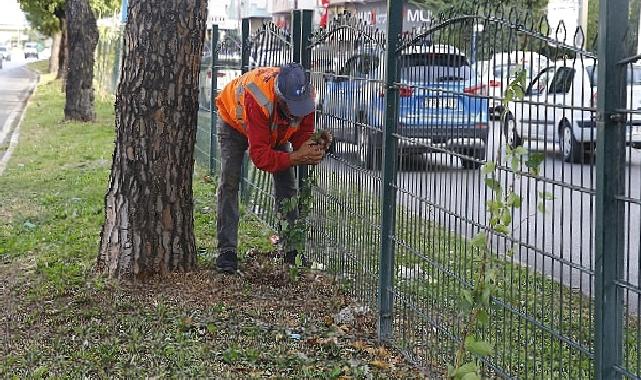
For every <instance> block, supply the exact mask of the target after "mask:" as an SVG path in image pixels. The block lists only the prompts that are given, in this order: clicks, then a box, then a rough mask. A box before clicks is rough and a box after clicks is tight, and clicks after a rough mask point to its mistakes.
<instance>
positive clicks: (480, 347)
mask: <svg viewBox="0 0 641 380" xmlns="http://www.w3.org/2000/svg"><path fill="white" fill-rule="evenodd" d="M470 338H471V339H470ZM465 349H466V350H468V351H469V352H471V353H472V354H474V355H476V356H481V357H483V356H488V355H492V352H493V351H494V348H493V347H492V345H491V344H489V343H487V342H483V341H480V342H477V341H476V340H474V338H472V337H468V338H467V339H465Z"/></svg>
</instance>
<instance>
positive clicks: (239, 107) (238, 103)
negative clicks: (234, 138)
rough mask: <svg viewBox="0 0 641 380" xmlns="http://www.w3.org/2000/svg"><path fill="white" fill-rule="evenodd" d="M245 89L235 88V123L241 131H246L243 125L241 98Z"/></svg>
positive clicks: (241, 87)
mask: <svg viewBox="0 0 641 380" xmlns="http://www.w3.org/2000/svg"><path fill="white" fill-rule="evenodd" d="M244 90H245V88H244V87H243V86H240V85H239V86H238V87H236V121H237V122H238V124H240V125H241V126H242V127H243V129H246V127H245V123H244V122H243V104H242V97H243V92H244Z"/></svg>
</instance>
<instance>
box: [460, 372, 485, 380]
mask: <svg viewBox="0 0 641 380" xmlns="http://www.w3.org/2000/svg"><path fill="white" fill-rule="evenodd" d="M461 380H481V376H479V375H478V374H476V373H473V372H470V373H466V374H465V376H463V377H461Z"/></svg>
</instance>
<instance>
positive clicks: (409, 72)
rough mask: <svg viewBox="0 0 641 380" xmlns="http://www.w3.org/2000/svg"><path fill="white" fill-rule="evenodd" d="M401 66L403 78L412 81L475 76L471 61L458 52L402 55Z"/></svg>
mask: <svg viewBox="0 0 641 380" xmlns="http://www.w3.org/2000/svg"><path fill="white" fill-rule="evenodd" d="M400 66H401V69H400V70H401V79H402V80H406V81H410V82H423V83H435V82H446V81H463V80H469V79H471V78H472V77H473V73H472V68H471V67H470V64H469V62H468V61H467V59H466V58H465V57H464V56H462V55H458V54H449V53H413V54H407V55H404V56H403V57H401V62H400Z"/></svg>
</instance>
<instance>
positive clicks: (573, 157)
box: [560, 123, 585, 163]
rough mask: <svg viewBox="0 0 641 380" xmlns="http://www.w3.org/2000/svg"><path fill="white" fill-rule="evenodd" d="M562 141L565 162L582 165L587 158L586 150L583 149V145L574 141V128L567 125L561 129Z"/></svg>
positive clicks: (562, 153)
mask: <svg viewBox="0 0 641 380" xmlns="http://www.w3.org/2000/svg"><path fill="white" fill-rule="evenodd" d="M560 140H561V144H560V146H561V155H562V156H563V161H565V162H572V163H581V161H582V160H583V157H584V156H585V150H584V149H583V148H584V147H583V145H582V144H580V143H578V142H577V141H576V140H575V139H574V133H573V132H572V126H571V125H570V124H568V123H565V124H564V125H563V127H562V128H561V136H560Z"/></svg>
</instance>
